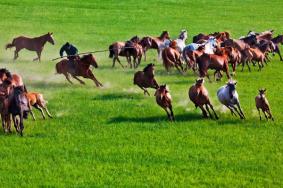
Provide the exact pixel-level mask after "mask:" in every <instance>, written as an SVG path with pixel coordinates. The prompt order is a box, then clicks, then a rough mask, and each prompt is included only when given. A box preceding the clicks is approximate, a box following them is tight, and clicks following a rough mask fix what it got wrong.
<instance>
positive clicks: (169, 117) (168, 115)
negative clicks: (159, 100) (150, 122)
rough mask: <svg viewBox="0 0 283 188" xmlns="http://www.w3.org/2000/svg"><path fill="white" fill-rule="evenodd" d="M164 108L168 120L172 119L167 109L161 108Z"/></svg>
mask: <svg viewBox="0 0 283 188" xmlns="http://www.w3.org/2000/svg"><path fill="white" fill-rule="evenodd" d="M163 109H164V110H165V112H166V113H167V117H168V119H169V120H170V121H172V119H171V115H170V113H169V112H168V110H167V108H163Z"/></svg>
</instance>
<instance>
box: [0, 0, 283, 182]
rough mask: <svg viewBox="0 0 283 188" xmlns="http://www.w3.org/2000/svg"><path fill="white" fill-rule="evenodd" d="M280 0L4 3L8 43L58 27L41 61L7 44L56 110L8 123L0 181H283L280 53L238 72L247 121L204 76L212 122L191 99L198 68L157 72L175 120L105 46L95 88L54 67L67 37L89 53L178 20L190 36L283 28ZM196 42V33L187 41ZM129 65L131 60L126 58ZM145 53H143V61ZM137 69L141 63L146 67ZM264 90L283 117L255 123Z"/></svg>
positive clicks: (1, 28)
mask: <svg viewBox="0 0 283 188" xmlns="http://www.w3.org/2000/svg"><path fill="white" fill-rule="evenodd" d="M282 11H283V2H282V1H261V0H259V1H223V2H220V1H205V0H203V1H178V2H175V1H170V0H167V1H130V0H129V1H121V2H117V1H103V2H102V1H87V0H86V1H71V0H70V1H66V0H62V1H56V0H50V1H43V0H39V1H31V0H23V1H21V0H19V1H16V0H12V1H8V0H2V1H1V2H0V18H1V21H0V46H2V47H4V45H5V44H6V43H8V42H10V41H11V40H12V38H13V37H15V36H18V35H28V36H38V35H41V34H44V33H46V32H48V31H52V32H54V37H55V40H56V44H55V46H52V45H51V44H47V45H46V46H45V49H44V52H43V57H42V59H43V61H42V62H41V63H37V62H31V59H32V58H33V57H34V56H35V54H34V53H33V52H28V51H21V52H20V58H19V60H18V61H17V62H16V63H13V61H12V57H13V50H7V51H5V50H4V48H2V49H1V50H0V63H1V64H0V67H6V68H8V69H10V70H11V71H13V72H17V73H20V74H21V75H22V76H23V78H24V80H25V82H26V84H27V87H28V89H29V90H30V91H38V92H42V93H43V94H44V96H45V98H46V99H47V100H48V101H49V103H48V106H49V109H50V111H51V113H53V114H54V116H55V118H54V119H52V120H45V121H44V120H41V117H40V114H39V113H36V116H37V121H32V120H31V119H29V120H28V121H26V122H25V130H24V137H20V136H18V135H17V134H16V133H15V132H13V134H11V135H5V134H3V132H2V131H0V145H1V149H0V182H1V184H0V186H1V187H32V186H35V187H38V186H51V187H72V186H79V187H84V186H90V187H92V186H115V187H116V186H127V187H131V186H151V187H159V186H164V187H172V186H174V187H191V186H195V187H244V186H245V187H246V186H249V187H282V186H283V178H282V177H283V175H282V174H283V156H282V153H283V151H282V150H283V138H282V137H283V125H282V120H283V114H282V104H283V99H282V98H281V97H282V92H283V84H282V82H281V81H282V78H283V76H282V67H283V64H282V62H279V58H278V57H277V56H276V57H274V58H273V59H272V62H271V63H270V64H269V65H268V66H267V67H265V68H264V69H263V70H262V72H258V71H257V69H256V68H255V67H253V69H252V72H251V73H249V72H248V71H247V70H246V71H244V72H240V71H238V72H237V76H236V79H237V81H238V88H237V89H238V92H239V95H240V100H241V104H242V106H243V109H244V112H245V114H246V117H247V119H246V120H244V121H241V120H238V119H236V118H234V117H232V116H231V115H230V113H229V112H228V111H226V110H225V109H224V108H223V107H222V106H221V105H220V104H219V102H218V101H217V98H216V91H217V89H218V88H219V87H220V86H222V85H223V84H224V83H225V79H223V80H222V81H221V82H218V83H215V82H214V83H208V82H206V84H205V85H206V87H207V88H208V90H209V92H210V96H211V99H212V102H213V104H214V106H215V108H216V109H217V113H218V114H219V116H220V120H218V121H212V120H204V119H202V118H201V113H200V110H199V109H197V110H196V109H195V108H194V106H193V104H192V103H191V102H189V101H188V97H187V91H188V88H189V86H190V85H192V84H193V83H194V80H195V76H194V75H193V74H192V73H191V72H189V73H188V74H187V75H185V76H181V75H179V74H178V73H177V72H175V71H174V70H173V71H172V72H171V74H169V75H168V74H167V73H165V71H164V68H163V67H162V65H161V63H160V62H156V61H155V60H154V59H155V58H156V52H155V51H151V52H149V58H148V62H154V63H155V64H156V65H157V68H156V69H157V71H156V78H157V80H158V82H159V83H167V84H168V85H169V87H170V91H171V94H172V96H173V107H174V111H175V114H176V119H177V121H176V122H174V123H170V122H167V121H166V117H165V113H164V112H163V111H162V110H161V109H160V108H159V107H158V106H157V105H156V104H155V100H154V97H153V93H154V91H153V90H151V91H150V93H151V94H152V96H151V97H147V96H144V95H143V93H142V91H141V90H139V89H138V88H137V87H135V86H134V85H133V84H132V78H133V73H134V72H135V71H134V70H128V69H126V70H123V69H122V68H120V67H118V66H117V67H116V68H115V69H112V68H111V60H110V59H109V58H108V53H107V52H105V53H97V54H95V55H96V57H97V60H98V63H99V66H100V67H99V69H95V70H94V73H95V75H96V76H97V78H98V79H99V80H100V81H101V82H102V83H103V84H104V86H105V87H104V88H102V89H97V88H95V87H94V85H93V83H92V82H91V81H87V84H86V85H85V86H81V85H79V84H78V83H77V84H75V85H69V84H68V83H67V82H66V81H65V79H64V78H63V76H62V75H55V74H54V73H55V69H54V65H55V63H56V62H52V61H50V59H52V58H54V57H57V56H58V50H59V48H60V46H61V45H62V44H63V43H64V42H66V41H70V42H71V43H74V44H76V46H77V47H78V48H79V49H80V51H81V52H83V51H92V50H100V49H107V48H108V45H109V44H110V43H112V42H113V41H119V40H120V41H124V40H127V39H129V38H130V37H132V36H133V35H139V36H144V35H159V34H160V32H161V31H162V30H165V29H166V30H169V32H170V33H171V36H172V37H175V36H177V34H178V32H179V31H180V29H182V28H186V29H188V31H189V37H190V39H191V38H192V36H193V35H195V34H197V33H199V32H205V33H209V32H214V31H223V30H227V31H230V32H231V34H232V37H235V38H237V37H239V36H241V35H245V34H246V33H247V31H249V30H256V31H263V30H266V29H270V28H272V29H274V30H275V32H276V34H279V33H281V34H282V33H283V26H282V23H283V17H282ZM188 42H190V41H188ZM123 62H124V63H125V60H123ZM146 63H147V62H142V66H144V65H145V64H146ZM140 68H141V67H140ZM260 87H266V88H267V97H268V99H269V102H270V104H271V107H272V111H273V114H274V116H275V122H266V121H262V122H260V121H259V118H258V115H257V111H256V110H255V105H254V97H255V96H256V94H257V89H258V88H260Z"/></svg>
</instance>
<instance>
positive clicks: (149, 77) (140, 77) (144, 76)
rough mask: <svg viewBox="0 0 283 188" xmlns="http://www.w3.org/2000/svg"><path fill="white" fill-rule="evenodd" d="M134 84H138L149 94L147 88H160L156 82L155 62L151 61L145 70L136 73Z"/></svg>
mask: <svg viewBox="0 0 283 188" xmlns="http://www.w3.org/2000/svg"><path fill="white" fill-rule="evenodd" d="M134 84H135V85H138V86H139V87H140V88H141V89H142V90H143V91H144V94H146V93H147V94H148V95H149V93H148V91H147V90H146V88H149V87H151V88H155V89H157V88H158V83H157V82H156V80H155V78H154V64H153V63H150V64H148V65H147V66H146V67H145V68H144V69H143V71H138V72H136V73H135V76H134Z"/></svg>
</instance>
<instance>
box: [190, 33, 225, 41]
mask: <svg viewBox="0 0 283 188" xmlns="http://www.w3.org/2000/svg"><path fill="white" fill-rule="evenodd" d="M210 37H215V38H216V39H217V40H218V41H219V42H223V41H225V40H227V39H230V33H229V32H227V31H224V32H214V33H211V34H208V35H206V34H203V33H200V34H198V35H196V36H194V37H193V43H197V42H198V41H200V40H208V39H209V38H210Z"/></svg>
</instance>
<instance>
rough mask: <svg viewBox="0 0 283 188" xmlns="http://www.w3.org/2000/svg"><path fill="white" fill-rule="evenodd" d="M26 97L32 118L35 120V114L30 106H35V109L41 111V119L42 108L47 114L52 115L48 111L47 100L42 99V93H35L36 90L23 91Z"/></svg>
mask: <svg viewBox="0 0 283 188" xmlns="http://www.w3.org/2000/svg"><path fill="white" fill-rule="evenodd" d="M25 95H26V97H27V99H28V103H29V107H30V113H31V116H32V118H33V120H35V116H34V114H33V112H32V106H33V107H35V108H36V109H38V110H39V111H40V112H41V115H42V117H43V119H45V115H44V112H43V110H42V109H44V110H45V111H46V113H47V115H48V116H49V117H50V118H52V115H51V114H50V113H49V111H48V109H47V106H46V103H47V101H45V100H44V98H43V95H42V94H41V93H36V92H28V93H25Z"/></svg>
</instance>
